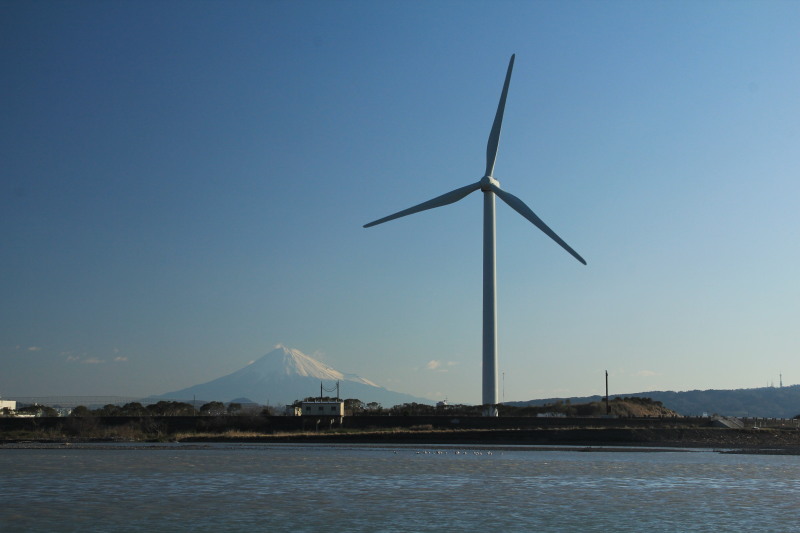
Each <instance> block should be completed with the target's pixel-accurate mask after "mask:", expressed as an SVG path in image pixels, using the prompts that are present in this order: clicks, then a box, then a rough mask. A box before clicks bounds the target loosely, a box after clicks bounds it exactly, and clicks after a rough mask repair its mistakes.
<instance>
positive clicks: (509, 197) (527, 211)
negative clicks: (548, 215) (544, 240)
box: [491, 184, 586, 265]
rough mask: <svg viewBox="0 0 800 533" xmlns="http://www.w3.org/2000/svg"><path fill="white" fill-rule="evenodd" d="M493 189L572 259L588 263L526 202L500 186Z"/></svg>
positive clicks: (493, 186)
mask: <svg viewBox="0 0 800 533" xmlns="http://www.w3.org/2000/svg"><path fill="white" fill-rule="evenodd" d="M491 187H492V191H494V193H495V194H496V195H497V196H499V197H500V199H501V200H503V201H504V202H505V203H507V204H508V205H509V206H510V207H511V209H513V210H514V211H516V212H517V213H519V214H520V215H522V216H524V217H525V218H527V219H528V220H530V221H531V222H532V223H533V225H534V226H536V227H537V228H539V229H540V230H542V231H543V232H544V233H545V234H546V235H547V236H548V237H550V238H551V239H553V240H554V241H556V242H557V243H558V244H559V245H560V246H561V247H562V248H563V249H565V250H566V251H568V252H569V253H570V254H571V255H572V257H574V258H575V259H577V260H578V261H580V262H581V263H583V264H584V265H585V264H586V261H585V260H584V259H583V257H581V256H580V255H579V254H578V252H576V251H575V250H573V249H572V248H571V247H570V245H569V244H567V243H565V242H564V241H563V240H562V239H561V237H559V236H558V235H556V233H555V232H554V231H553V230H551V229H550V228H549V227H548V226H547V224H545V223H544V222H543V221H542V219H541V218H539V217H538V216H536V213H534V212H533V211H531V208H530V207H528V206H527V205H525V202H523V201H522V200H520V199H519V198H517V197H516V196H514V195H513V194H511V193H509V192H506V191H504V190H502V189H501V188H500V187H498V186H496V185H494V184H492V186H491Z"/></svg>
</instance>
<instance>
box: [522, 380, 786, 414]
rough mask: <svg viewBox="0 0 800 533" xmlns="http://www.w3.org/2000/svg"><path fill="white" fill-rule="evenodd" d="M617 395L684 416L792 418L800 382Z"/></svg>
mask: <svg viewBox="0 0 800 533" xmlns="http://www.w3.org/2000/svg"><path fill="white" fill-rule="evenodd" d="M616 397H638V398H651V399H652V400H654V401H658V402H661V403H662V404H663V405H664V407H667V408H669V409H672V410H673V411H676V412H678V413H680V414H682V415H686V416H693V415H695V416H699V415H702V414H704V413H707V414H719V415H725V416H737V417H745V416H749V417H763V418H793V417H795V416H797V415H799V414H800V385H791V386H788V387H762V388H758V389H735V390H714V389H711V390H692V391H685V392H674V391H650V392H635V393H627V394H612V395H611V398H612V399H613V398H616ZM600 399H602V396H584V397H573V398H546V399H541V400H529V401H526V402H506V403H507V404H508V405H513V406H518V407H523V406H528V405H546V404H555V403H556V402H566V401H567V400H569V401H570V403H574V404H576V403H577V404H580V403H588V402H595V401H598V400H600Z"/></svg>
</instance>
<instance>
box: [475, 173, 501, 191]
mask: <svg viewBox="0 0 800 533" xmlns="http://www.w3.org/2000/svg"><path fill="white" fill-rule="evenodd" d="M480 184H481V190H482V191H483V192H488V191H491V190H492V185H494V186H495V187H497V188H500V182H499V181H497V180H496V179H494V178H493V177H491V176H484V177H482V178H481V181H480Z"/></svg>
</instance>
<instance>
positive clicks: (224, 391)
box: [158, 345, 432, 407]
mask: <svg viewBox="0 0 800 533" xmlns="http://www.w3.org/2000/svg"><path fill="white" fill-rule="evenodd" d="M337 381H338V382H339V395H340V396H341V397H342V398H358V399H359V400H361V401H362V402H364V403H369V402H378V403H380V404H381V405H382V406H383V407H391V406H393V405H398V404H402V403H407V402H417V403H428V404H430V403H432V402H431V400H428V399H425V398H418V397H415V396H411V395H409V394H403V393H400V392H395V391H390V390H389V389H386V388H384V387H380V386H378V385H376V384H375V383H373V382H372V381H370V380H368V379H364V378H362V377H360V376H357V375H355V374H344V373H342V372H339V371H338V370H335V369H333V368H331V367H330V366H328V365H326V364H325V363H322V362H321V361H318V360H316V359H314V358H313V357H310V356H308V355H306V354H304V353H303V352H301V351H300V350H295V349H291V348H287V347H285V346H282V345H278V346H276V347H275V349H274V350H272V351H271V352H269V353H268V354H266V355H265V356H263V357H261V358H260V359H258V360H256V361H253V362H252V363H250V364H249V365H247V366H245V367H244V368H241V369H239V370H237V371H236V372H233V373H231V374H228V375H227V376H223V377H221V378H217V379H215V380H212V381H209V382H208V383H203V384H200V385H194V386H192V387H188V388H185V389H181V390H178V391H174V392H168V393H166V394H162V395H160V396H158V398H170V399H175V400H184V401H185V400H191V399H193V398H196V399H197V400H203V401H211V400H217V401H221V402H228V401H230V400H232V399H234V398H241V397H246V398H250V399H252V400H253V401H255V402H258V403H264V404H266V403H269V404H271V405H283V404H290V403H292V402H293V401H295V400H301V399H303V398H306V397H308V396H317V395H319V388H320V383H322V384H323V386H324V387H325V388H326V389H329V390H330V389H331V388H333V386H335V384H336V382H337ZM325 395H326V396H333V395H335V392H333V393H327V392H326V393H325Z"/></svg>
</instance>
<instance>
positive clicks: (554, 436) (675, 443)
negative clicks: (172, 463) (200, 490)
mask: <svg viewBox="0 0 800 533" xmlns="http://www.w3.org/2000/svg"><path fill="white" fill-rule="evenodd" d="M220 429H221V430H219V431H213V432H208V431H188V432H177V433H174V434H159V435H146V434H133V433H131V434H129V435H128V436H127V438H126V437H125V436H124V435H120V434H115V435H112V434H108V435H105V436H104V435H103V434H102V432H98V431H97V428H95V431H93V432H92V434H91V435H90V434H88V433H87V434H84V435H80V434H73V435H68V434H61V433H58V434H55V433H53V432H52V431H50V432H45V431H31V432H26V433H25V434H13V433H8V432H0V450H2V449H32V448H40V449H53V448H58V449H62V450H63V449H67V448H74V449H80V448H86V447H91V448H94V449H96V448H97V447H98V446H99V447H103V446H104V445H107V446H108V447H109V448H114V449H120V448H121V447H122V448H124V447H125V445H126V444H127V445H130V446H132V447H136V448H141V447H145V446H142V445H143V444H148V446H146V447H147V448H152V447H159V445H160V446H169V447H170V448H173V447H175V446H176V445H180V446H178V447H179V448H184V449H192V448H193V447H198V446H203V445H207V444H209V445H210V444H319V445H330V446H337V445H374V446H380V447H385V446H388V447H391V446H437V447H440V448H442V447H443V448H444V449H447V448H454V449H457V448H463V447H471V448H475V447H481V446H487V447H489V446H490V447H492V448H493V449H497V448H503V447H509V449H514V450H526V449H530V450H539V451H542V450H558V451H575V452H595V451H603V452H611V451H638V452H656V451H678V450H690V449H706V450H713V451H719V452H722V453H758V454H781V455H800V431H798V430H796V429H758V430H756V429H724V428H708V427H706V428H698V427H675V426H671V427H646V428H642V427H609V428H603V427H569V428H528V429H430V428H382V429H357V430H353V429H328V430H320V431H282V432H278V431H275V432H258V431H240V430H224V429H222V428H220Z"/></svg>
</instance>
